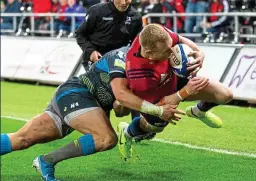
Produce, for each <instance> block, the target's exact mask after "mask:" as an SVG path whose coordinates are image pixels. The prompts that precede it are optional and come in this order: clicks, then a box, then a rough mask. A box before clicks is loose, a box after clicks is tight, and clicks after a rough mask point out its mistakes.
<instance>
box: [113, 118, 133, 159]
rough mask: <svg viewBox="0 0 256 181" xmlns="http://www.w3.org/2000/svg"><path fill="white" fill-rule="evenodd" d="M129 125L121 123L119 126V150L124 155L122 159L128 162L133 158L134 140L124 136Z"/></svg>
mask: <svg viewBox="0 0 256 181" xmlns="http://www.w3.org/2000/svg"><path fill="white" fill-rule="evenodd" d="M128 126H129V125H128V124H127V123H125V122H120V123H119V124H118V126H117V132H118V149H119V152H120V153H121V155H122V159H124V161H127V160H128V159H129V158H131V157H132V152H133V151H132V138H128V137H127V136H125V134H124V129H125V128H127V127H128Z"/></svg>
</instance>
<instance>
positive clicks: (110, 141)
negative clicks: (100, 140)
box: [104, 133, 118, 150]
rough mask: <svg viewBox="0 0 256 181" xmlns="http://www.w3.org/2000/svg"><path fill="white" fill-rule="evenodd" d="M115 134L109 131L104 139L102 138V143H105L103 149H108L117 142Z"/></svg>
mask: <svg viewBox="0 0 256 181" xmlns="http://www.w3.org/2000/svg"><path fill="white" fill-rule="evenodd" d="M117 140H118V139H117V136H116V134H115V133H111V134H109V135H107V136H105V140H104V143H105V149H106V150H108V149H112V148H114V147H115V146H116V144H117Z"/></svg>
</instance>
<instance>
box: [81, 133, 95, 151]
mask: <svg viewBox="0 0 256 181" xmlns="http://www.w3.org/2000/svg"><path fill="white" fill-rule="evenodd" d="M78 141H79V143H80V145H81V147H82V150H83V153H84V155H90V154H93V153H95V152H96V149H95V144H94V139H93V136H92V135H91V134H86V135H84V136H81V137H80V138H79V139H78Z"/></svg>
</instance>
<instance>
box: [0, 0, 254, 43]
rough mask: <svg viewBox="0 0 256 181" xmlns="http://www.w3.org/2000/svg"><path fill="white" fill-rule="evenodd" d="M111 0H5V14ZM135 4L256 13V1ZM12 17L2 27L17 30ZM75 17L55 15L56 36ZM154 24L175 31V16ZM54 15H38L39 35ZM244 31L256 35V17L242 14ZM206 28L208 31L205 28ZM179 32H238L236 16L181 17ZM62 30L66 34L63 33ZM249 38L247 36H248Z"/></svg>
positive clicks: (79, 9)
mask: <svg viewBox="0 0 256 181" xmlns="http://www.w3.org/2000/svg"><path fill="white" fill-rule="evenodd" d="M106 1H107V0H1V12H2V13H20V12H33V13H49V12H52V13H60V14H61V13H86V12H87V10H88V8H90V7H91V6H92V5H94V4H97V3H100V2H106ZM132 5H133V6H134V7H136V8H137V10H138V11H139V12H140V13H141V14H142V15H146V14H148V13H173V12H176V13H207V12H208V13H216V12H256V0H133V3H132ZM13 20H14V19H13V18H12V17H1V29H5V30H6V29H13ZM83 20H84V17H83V16H80V17H78V16H77V17H75V27H74V28H77V27H78V26H79V25H80V24H81V22H82V21H83ZM71 22H72V19H71V17H68V16H56V17H54V23H52V24H53V25H54V27H52V29H54V31H55V34H56V36H61V35H62V34H63V32H68V33H70V32H72V29H71V24H72V23H71ZM150 22H151V23H160V24H163V25H165V26H166V27H167V28H169V29H171V30H173V23H174V22H173V18H170V17H169V18H168V17H154V18H151V19H150ZM30 23H31V20H30V19H29V18H25V17H21V18H20V19H18V24H19V29H20V31H21V30H22V29H23V30H24V32H25V33H26V31H27V33H28V32H29V31H30V27H31V26H30ZM52 24H51V18H50V17H35V26H34V27H35V30H36V31H35V32H38V33H36V34H35V35H39V36H42V35H46V34H43V33H44V32H46V33H47V32H48V34H49V30H50V29H51V25H52ZM239 24H240V29H239V30H240V31H241V33H247V34H256V19H255V17H239ZM203 30H204V31H203ZM177 32H178V33H189V34H191V33H206V35H204V36H206V38H205V41H207V40H208V41H211V40H210V39H211V38H212V39H213V38H214V37H215V38H214V41H215V40H216V37H217V36H218V37H219V38H222V39H223V37H221V36H222V35H224V34H232V32H234V18H232V17H226V16H209V17H207V18H206V21H204V20H203V17H202V16H188V17H185V16H181V17H178V18H177ZM60 33H62V34H61V35H60ZM245 41H246V39H245Z"/></svg>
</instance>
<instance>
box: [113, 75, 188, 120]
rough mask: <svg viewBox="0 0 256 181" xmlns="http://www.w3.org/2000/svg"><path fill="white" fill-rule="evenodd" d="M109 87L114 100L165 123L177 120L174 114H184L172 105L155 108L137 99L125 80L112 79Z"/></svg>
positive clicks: (155, 106)
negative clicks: (158, 118)
mask: <svg viewBox="0 0 256 181" xmlns="http://www.w3.org/2000/svg"><path fill="white" fill-rule="evenodd" d="M111 87H112V90H113V93H114V95H115V98H116V100H118V101H119V102H120V103H121V104H122V105H123V106H125V107H128V108H130V109H133V110H136V111H140V112H143V113H145V114H150V115H153V116H157V117H160V118H161V119H163V120H166V121H169V120H171V119H174V120H177V119H179V117H178V116H176V115H175V114H184V113H183V112H182V111H180V110H177V109H176V107H175V106H173V105H170V104H167V105H163V106H157V105H154V104H151V103H149V102H147V101H145V100H143V99H141V98H139V97H138V96H136V95H135V94H134V93H133V92H131V91H130V90H129V89H128V82H127V79H126V78H114V79H113V80H112V81H111Z"/></svg>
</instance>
